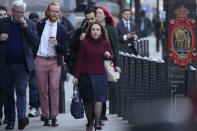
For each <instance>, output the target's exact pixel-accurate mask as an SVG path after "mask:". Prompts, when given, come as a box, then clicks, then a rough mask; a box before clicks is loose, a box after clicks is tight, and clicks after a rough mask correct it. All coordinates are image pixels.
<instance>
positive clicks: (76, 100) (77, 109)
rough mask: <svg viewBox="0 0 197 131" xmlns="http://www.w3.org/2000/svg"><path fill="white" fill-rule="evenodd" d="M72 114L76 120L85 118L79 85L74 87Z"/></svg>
mask: <svg viewBox="0 0 197 131" xmlns="http://www.w3.org/2000/svg"><path fill="white" fill-rule="evenodd" d="M70 112H71V115H72V116H73V117H74V118H75V119H81V118H84V107H83V102H82V100H81V98H80V95H79V91H78V86H77V85H74V86H73V97H72V102H71V105H70Z"/></svg>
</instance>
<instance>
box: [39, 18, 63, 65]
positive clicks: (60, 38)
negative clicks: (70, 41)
mask: <svg viewBox="0 0 197 131" xmlns="http://www.w3.org/2000/svg"><path fill="white" fill-rule="evenodd" d="M45 23H46V21H45V20H44V21H40V22H38V23H37V24H36V26H37V30H38V36H39V37H40V38H41V36H42V33H43V30H44V26H45ZM56 39H57V42H58V44H57V46H55V50H56V52H57V57H58V65H62V64H63V56H64V55H65V54H66V52H67V30H66V28H65V27H64V26H63V25H62V24H60V23H59V22H57V35H56ZM39 45H40V42H39ZM39 45H38V46H37V49H36V52H38V48H39ZM36 54H37V53H36Z"/></svg>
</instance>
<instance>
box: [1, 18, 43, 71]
mask: <svg viewBox="0 0 197 131" xmlns="http://www.w3.org/2000/svg"><path fill="white" fill-rule="evenodd" d="M25 20H26V22H27V27H25V28H22V39H23V49H24V54H25V64H26V66H27V69H28V70H29V71H32V70H34V62H33V53H32V50H31V46H34V45H36V44H38V42H39V38H38V35H37V30H36V25H35V24H34V23H33V22H31V21H30V20H28V19H26V18H25ZM10 22H11V17H7V18H3V19H0V34H1V33H7V34H9V25H10ZM8 39H9V36H8ZM7 45H8V40H6V41H0V68H3V67H5V66H6V64H7Z"/></svg>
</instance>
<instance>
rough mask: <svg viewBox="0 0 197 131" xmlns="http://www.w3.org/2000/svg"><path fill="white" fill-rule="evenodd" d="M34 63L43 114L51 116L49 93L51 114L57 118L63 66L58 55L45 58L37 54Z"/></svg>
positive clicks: (47, 116)
mask: <svg viewBox="0 0 197 131" xmlns="http://www.w3.org/2000/svg"><path fill="white" fill-rule="evenodd" d="M34 64H35V73H36V78H37V81H38V90H39V98H40V106H41V110H42V116H43V117H45V118H49V96H48V95H50V106H51V107H50V109H51V116H52V118H55V117H56V116H57V115H58V104H59V80H60V74H61V66H59V65H58V62H57V57H52V58H45V57H41V56H37V57H36V58H35V61H34ZM48 91H50V92H48Z"/></svg>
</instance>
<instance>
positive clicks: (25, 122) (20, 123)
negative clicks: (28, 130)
mask: <svg viewBox="0 0 197 131" xmlns="http://www.w3.org/2000/svg"><path fill="white" fill-rule="evenodd" d="M28 124H29V118H28V117H24V118H22V119H19V120H18V129H19V130H23V129H24V128H25V126H27V125H28Z"/></svg>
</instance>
